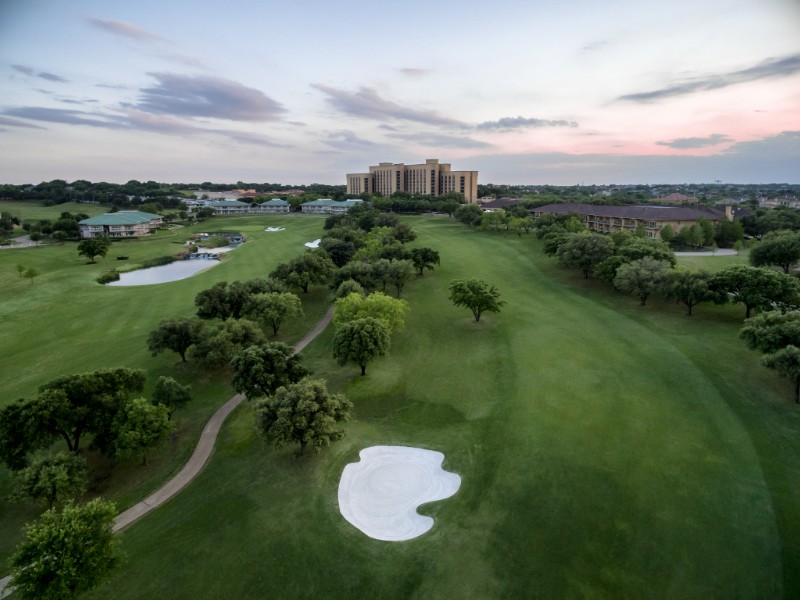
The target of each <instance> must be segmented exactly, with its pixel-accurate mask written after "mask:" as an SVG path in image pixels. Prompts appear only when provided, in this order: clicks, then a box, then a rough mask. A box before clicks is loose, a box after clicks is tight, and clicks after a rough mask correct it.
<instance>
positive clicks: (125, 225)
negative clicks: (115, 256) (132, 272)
mask: <svg viewBox="0 0 800 600" xmlns="http://www.w3.org/2000/svg"><path fill="white" fill-rule="evenodd" d="M160 226H161V215H154V214H151V213H145V212H141V211H138V210H121V211H119V212H115V213H106V214H104V215H99V216H97V217H90V218H89V219H84V220H83V221H80V222H78V227H79V228H80V231H81V237H84V238H92V237H102V236H108V237H115V238H127V237H142V236H143V235H150V232H152V231H155V230H156V229H158V228H159V227H160Z"/></svg>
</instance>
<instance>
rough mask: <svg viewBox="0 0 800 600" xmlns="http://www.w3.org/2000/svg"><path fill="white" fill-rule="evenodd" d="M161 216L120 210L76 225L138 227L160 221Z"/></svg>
mask: <svg viewBox="0 0 800 600" xmlns="http://www.w3.org/2000/svg"><path fill="white" fill-rule="evenodd" d="M160 218H161V215H154V214H152V213H146V212H141V211H138V210H121V211H119V212H115V213H106V214H104V215H98V216H96V217H90V218H88V219H84V220H83V221H80V222H79V223H78V225H139V224H141V223H147V222H148V221H152V220H153V219H160Z"/></svg>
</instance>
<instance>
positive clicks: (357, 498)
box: [339, 446, 461, 542]
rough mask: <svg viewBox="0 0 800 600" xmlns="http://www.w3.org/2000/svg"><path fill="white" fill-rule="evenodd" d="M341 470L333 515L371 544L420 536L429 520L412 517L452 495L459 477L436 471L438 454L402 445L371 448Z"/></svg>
mask: <svg viewBox="0 0 800 600" xmlns="http://www.w3.org/2000/svg"><path fill="white" fill-rule="evenodd" d="M359 456H360V457H361V462H357V463H351V464H349V465H347V466H346V467H345V468H344V471H342V479H341V481H340V482H339V511H340V512H341V513H342V516H343V517H344V518H345V519H347V521H348V522H350V523H351V524H352V525H354V526H355V527H357V528H358V529H360V530H361V531H363V532H364V533H366V534H367V535H368V536H369V537H371V538H374V539H376V540H384V541H387V542H400V541H403V540H410V539H412V538H415V537H417V536H420V535H422V534H423V533H425V532H426V531H428V530H429V529H430V528H431V527H433V519H432V518H431V517H426V516H423V515H420V514H417V507H419V506H420V505H421V504H425V503H426V502H433V501H435V500H444V499H445V498H449V497H450V496H452V495H453V494H455V493H456V492H457V491H458V488H459V486H460V485H461V477H460V476H458V475H456V474H455V473H448V472H447V471H445V470H443V469H442V461H443V460H444V454H442V453H441V452H435V451H433V450H423V449H422V448H409V447H406V446H372V447H371V448H365V449H364V450H362V451H361V452H360V453H359Z"/></svg>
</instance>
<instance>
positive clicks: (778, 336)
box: [739, 310, 800, 354]
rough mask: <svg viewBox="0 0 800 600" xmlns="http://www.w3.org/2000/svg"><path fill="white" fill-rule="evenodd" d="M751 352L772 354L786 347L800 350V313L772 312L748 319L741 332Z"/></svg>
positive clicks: (740, 335) (794, 311) (741, 336)
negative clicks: (794, 347)
mask: <svg viewBox="0 0 800 600" xmlns="http://www.w3.org/2000/svg"><path fill="white" fill-rule="evenodd" d="M739 337H740V338H742V339H743V340H744V342H745V344H747V347H748V348H750V349H751V350H758V351H759V352H762V353H764V354H772V353H773V352H777V351H778V350H780V349H781V348H785V347H786V346H796V347H799V348H800V311H796V310H793V311H788V312H781V311H778V310H770V311H766V312H763V313H760V314H758V315H756V316H755V317H752V318H750V319H747V320H746V321H745V322H744V325H743V326H742V329H741V330H740V331H739Z"/></svg>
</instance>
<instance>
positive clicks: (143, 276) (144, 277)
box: [106, 258, 220, 286]
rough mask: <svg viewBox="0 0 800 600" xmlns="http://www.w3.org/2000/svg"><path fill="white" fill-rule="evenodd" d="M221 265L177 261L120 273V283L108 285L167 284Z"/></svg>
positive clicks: (212, 260) (213, 262) (114, 282)
mask: <svg viewBox="0 0 800 600" xmlns="http://www.w3.org/2000/svg"><path fill="white" fill-rule="evenodd" d="M218 264H220V261H218V260H215V259H213V258H212V259H206V258H196V259H194V260H176V261H175V262H172V263H170V264H168V265H162V266H160V267H150V268H149V269H139V270H138V271H130V272H129V273H120V274H119V281H112V282H111V283H107V284H106V285H111V286H129V285H153V284H155V283H167V282H170V281H178V280H180V279H186V278H187V277H191V276H192V275H194V274H195V273H199V272H200V271H204V270H206V269H210V268H211V267H213V266H215V265H218Z"/></svg>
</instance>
